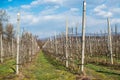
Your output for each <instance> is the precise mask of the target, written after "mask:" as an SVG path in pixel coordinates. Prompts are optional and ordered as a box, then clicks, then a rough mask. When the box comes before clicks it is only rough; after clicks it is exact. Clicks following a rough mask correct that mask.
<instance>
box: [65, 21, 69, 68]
mask: <svg viewBox="0 0 120 80" xmlns="http://www.w3.org/2000/svg"><path fill="white" fill-rule="evenodd" d="M65 54H66V67H68V19H66V51H65Z"/></svg>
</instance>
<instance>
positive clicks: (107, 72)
mask: <svg viewBox="0 0 120 80" xmlns="http://www.w3.org/2000/svg"><path fill="white" fill-rule="evenodd" d="M96 72H99V73H105V74H108V75H118V76H120V73H117V72H109V71H102V70H97V71H96Z"/></svg>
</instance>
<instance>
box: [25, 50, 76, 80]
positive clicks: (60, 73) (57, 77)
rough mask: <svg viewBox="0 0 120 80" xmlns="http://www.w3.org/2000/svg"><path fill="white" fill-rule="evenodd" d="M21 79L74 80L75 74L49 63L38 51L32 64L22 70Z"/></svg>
mask: <svg viewBox="0 0 120 80" xmlns="http://www.w3.org/2000/svg"><path fill="white" fill-rule="evenodd" d="M23 73H24V74H23V75H24V78H23V80H75V76H74V75H73V74H71V73H69V72H67V71H65V70H59V69H57V68H56V67H55V66H53V65H52V64H50V63H49V62H48V61H47V59H46V58H45V57H44V55H43V53H42V52H40V54H39V56H37V58H36V60H35V61H34V64H32V65H30V66H27V67H26V68H25V69H24V70H23Z"/></svg>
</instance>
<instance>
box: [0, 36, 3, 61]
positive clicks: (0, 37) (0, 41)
mask: <svg viewBox="0 0 120 80" xmlns="http://www.w3.org/2000/svg"><path fill="white" fill-rule="evenodd" d="M0 39H1V40H0V43H1V45H0V46H1V63H3V41H2V34H1V35H0Z"/></svg>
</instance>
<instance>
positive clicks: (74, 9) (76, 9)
mask: <svg viewBox="0 0 120 80" xmlns="http://www.w3.org/2000/svg"><path fill="white" fill-rule="evenodd" d="M70 11H72V12H76V11H79V9H78V8H70Z"/></svg>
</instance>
